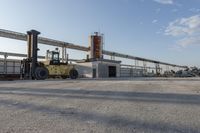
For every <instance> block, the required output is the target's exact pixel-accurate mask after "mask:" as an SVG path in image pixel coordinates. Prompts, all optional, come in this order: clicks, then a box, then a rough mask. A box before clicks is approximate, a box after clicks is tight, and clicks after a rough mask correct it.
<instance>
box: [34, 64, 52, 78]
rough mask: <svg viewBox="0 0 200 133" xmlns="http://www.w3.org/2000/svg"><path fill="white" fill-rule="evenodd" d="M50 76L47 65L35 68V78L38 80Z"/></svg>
mask: <svg viewBox="0 0 200 133" xmlns="http://www.w3.org/2000/svg"><path fill="white" fill-rule="evenodd" d="M48 76H49V71H48V69H47V68H45V67H37V68H36V69H35V78H36V79H37V80H45V79H47V78H48Z"/></svg>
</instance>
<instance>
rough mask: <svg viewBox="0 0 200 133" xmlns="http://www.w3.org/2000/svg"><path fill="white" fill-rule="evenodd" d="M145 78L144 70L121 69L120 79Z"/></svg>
mask: <svg viewBox="0 0 200 133" xmlns="http://www.w3.org/2000/svg"><path fill="white" fill-rule="evenodd" d="M142 76H144V70H143V69H135V68H126V67H121V68H120V77H142Z"/></svg>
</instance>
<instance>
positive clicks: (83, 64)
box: [76, 59, 121, 78]
mask: <svg viewBox="0 0 200 133" xmlns="http://www.w3.org/2000/svg"><path fill="white" fill-rule="evenodd" d="M120 63H121V61H114V60H107V59H97V60H93V61H89V62H87V61H80V62H77V66H76V68H77V70H78V72H79V76H80V77H87V78H107V77H120Z"/></svg>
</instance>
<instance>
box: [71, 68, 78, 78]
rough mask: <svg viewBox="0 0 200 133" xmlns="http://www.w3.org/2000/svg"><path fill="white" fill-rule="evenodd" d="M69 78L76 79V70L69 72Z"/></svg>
mask: <svg viewBox="0 0 200 133" xmlns="http://www.w3.org/2000/svg"><path fill="white" fill-rule="evenodd" d="M69 77H70V78H71V79H77V78H78V71H77V70H76V69H72V70H70V71H69Z"/></svg>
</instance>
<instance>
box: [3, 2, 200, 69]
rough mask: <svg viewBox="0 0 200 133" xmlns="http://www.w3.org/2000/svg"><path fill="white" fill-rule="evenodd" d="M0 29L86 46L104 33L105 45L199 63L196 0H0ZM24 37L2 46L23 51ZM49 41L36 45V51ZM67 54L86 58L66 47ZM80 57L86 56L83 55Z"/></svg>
mask: <svg viewBox="0 0 200 133" xmlns="http://www.w3.org/2000/svg"><path fill="white" fill-rule="evenodd" d="M0 2H1V4H0V29H6V30H11V31H17V32H22V33H26V31H28V30H31V29H35V30H38V31H40V32H41V34H40V36H42V37H48V38H52V39H56V40H61V41H65V42H70V43H73V44H78V45H82V46H88V36H89V35H90V34H92V33H93V32H96V31H98V32H101V33H103V34H104V40H105V46H104V49H105V50H110V51H116V52H120V53H124V54H129V55H134V56H139V57H144V58H149V59H154V60H160V61H163V62H168V63H174V64H179V65H189V66H198V67H200V60H199V57H200V52H199V49H200V0H59V1H58V0H57V1H56V0H0ZM25 44H26V42H22V41H16V40H10V39H5V38H0V46H1V47H0V51H3V52H15V53H26V45H25ZM47 49H52V48H51V47H49V46H44V45H40V52H39V54H44V53H45V51H46V50H47ZM68 52H69V56H70V58H80V59H83V58H85V55H84V53H83V52H79V51H78V52H77V51H73V50H68ZM83 56H84V57H83Z"/></svg>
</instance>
